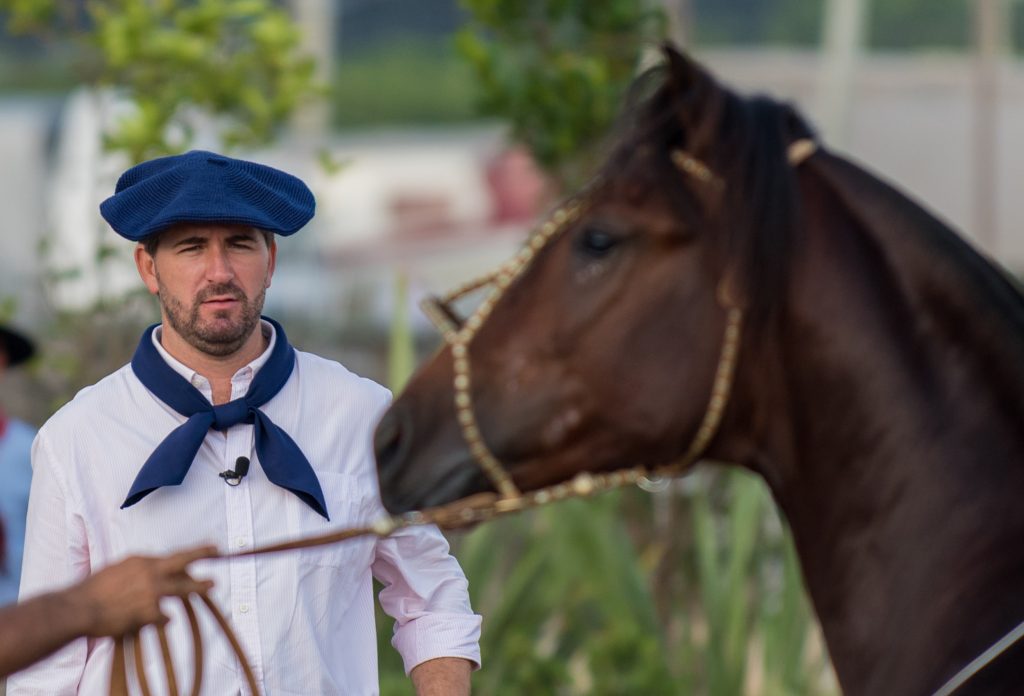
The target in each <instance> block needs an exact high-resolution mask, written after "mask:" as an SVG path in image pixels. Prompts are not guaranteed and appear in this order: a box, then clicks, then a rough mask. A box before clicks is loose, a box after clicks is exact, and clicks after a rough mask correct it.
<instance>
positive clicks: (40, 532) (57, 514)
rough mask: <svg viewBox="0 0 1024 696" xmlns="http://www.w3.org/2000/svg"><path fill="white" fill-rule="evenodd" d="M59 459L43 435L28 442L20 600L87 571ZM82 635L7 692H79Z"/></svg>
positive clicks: (29, 695) (17, 695) (81, 529)
mask: <svg viewBox="0 0 1024 696" xmlns="http://www.w3.org/2000/svg"><path fill="white" fill-rule="evenodd" d="M59 465H60V462H58V461H57V460H56V458H55V457H54V456H53V454H52V452H51V450H50V447H49V446H48V443H47V442H46V440H45V438H44V436H43V435H42V434H40V435H39V436H37V437H36V440H35V443H34V444H33V446H32V468H33V476H32V487H31V491H30V493H29V501H28V521H27V526H26V533H25V557H24V561H23V563H22V569H21V590H20V594H19V599H20V600H25V599H27V598H29V597H34V596H36V595H39V594H43V593H45V592H50V591H53V590H56V589H59V588H62V587H67V586H69V585H72V584H74V583H76V582H79V581H81V580H82V579H83V578H85V577H86V576H87V575H88V574H89V550H88V544H87V540H86V534H85V525H84V523H83V521H82V518H81V516H80V515H78V513H77V512H76V511H75V508H74V506H73V505H72V504H71V501H69V500H68V497H67V495H66V490H67V488H66V486H65V485H63V482H62V481H61V480H60V476H59V473H58V467H59ZM86 652H87V644H86V639H84V638H79V639H78V640H75V641H73V642H71V643H69V644H68V645H67V646H65V647H64V648H62V649H61V650H58V651H57V652H56V653H54V654H53V655H51V656H50V657H48V658H46V659H45V660H42V661H40V662H37V663H36V664H35V665H33V666H31V667H29V668H28V669H26V670H24V671H22V672H18V673H17V674H14V675H13V676H11V677H10V678H9V679H8V682H7V696H44V695H45V696H64V695H68V696H70V695H72V694H75V693H77V691H78V684H79V682H80V681H81V679H82V673H83V671H84V669H85V659H86Z"/></svg>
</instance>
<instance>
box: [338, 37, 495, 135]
mask: <svg viewBox="0 0 1024 696" xmlns="http://www.w3.org/2000/svg"><path fill="white" fill-rule="evenodd" d="M335 72H336V75H335V78H334V82H333V84H332V86H331V102H332V113H333V122H334V124H335V125H336V126H341V127H352V126H358V127H367V126H381V125H394V124H416V123H441V122H458V121H468V120H471V119H473V118H475V117H476V113H475V111H474V108H473V76H472V74H471V71H470V69H469V66H468V65H466V63H465V62H463V61H461V60H459V58H458V56H456V55H455V53H454V51H453V49H452V46H451V43H450V42H429V41H423V40H418V39H416V38H414V37H408V38H404V39H402V40H401V41H395V42H389V43H386V44H381V45H379V46H375V47H374V48H373V49H371V50H366V51H362V52H360V53H357V54H352V55H349V54H345V55H344V56H343V58H342V60H341V61H339V64H338V67H337V70H336V71H335Z"/></svg>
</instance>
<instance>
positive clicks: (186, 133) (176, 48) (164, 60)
mask: <svg viewBox="0 0 1024 696" xmlns="http://www.w3.org/2000/svg"><path fill="white" fill-rule="evenodd" d="M69 5H73V3H64V2H62V1H61V0H29V1H27V2H26V1H25V0H0V9H2V10H6V11H7V12H8V13H9V20H8V28H9V30H11V31H20V32H27V33H33V34H36V35H41V36H49V37H52V38H58V39H60V38H66V37H68V36H73V37H75V38H76V39H77V40H79V41H80V42H81V43H82V45H83V47H84V48H85V49H86V53H85V55H86V58H85V59H84V62H83V65H84V66H85V67H84V68H83V70H84V72H85V73H86V74H85V75H84V76H83V77H84V78H85V80H86V81H87V82H89V83H91V84H95V85H98V86H108V87H113V88H116V89H117V90H119V91H120V92H122V93H123V94H124V95H125V96H126V97H127V98H128V99H130V100H131V102H132V103H133V104H134V109H133V110H132V111H131V113H129V114H128V115H125V116H123V117H122V119H121V120H120V122H119V123H118V124H117V125H116V127H115V128H114V129H113V130H112V131H111V132H110V133H108V134H107V146H108V147H109V148H110V149H113V150H118V151H123V152H125V153H126V154H127V155H128V156H129V158H130V159H131V160H132V161H133V162H138V161H141V160H144V159H148V158H150V157H154V156H158V155H165V154H169V153H172V152H178V151H181V150H183V149H187V147H188V145H189V143H190V142H191V138H192V131H193V121H194V117H195V113H196V112H197V111H198V112H201V113H205V114H208V115H211V116H213V117H214V118H215V119H216V123H217V124H218V126H219V128H220V131H219V135H220V137H221V139H222V141H223V143H224V145H225V147H226V148H231V147H234V146H239V145H253V144H260V143H265V142H267V141H269V140H270V139H271V138H272V137H273V136H274V134H275V129H276V128H277V127H278V126H279V125H280V124H281V123H282V122H284V120H285V119H286V118H287V117H288V116H289V115H290V114H291V113H292V111H294V109H295V108H296V107H297V106H298V105H299V104H301V103H302V101H303V100H305V99H308V98H310V97H311V96H312V94H313V93H314V91H315V88H314V85H313V67H314V64H313V61H312V60H311V59H310V58H308V57H304V56H302V55H300V53H299V50H298V49H299V34H298V30H297V28H296V27H295V25H294V23H293V22H292V20H291V18H290V17H289V16H288V15H287V13H285V12H284V11H283V10H281V9H279V8H278V7H277V3H275V2H273V0H91V1H90V2H88V3H86V4H85V5H84V8H85V9H84V12H85V16H84V17H77V16H75V15H74V13H73V12H70V11H69V10H68V9H67V8H68V6H69ZM62 12H63V14H62ZM69 14H70V15H71V16H68V15H69ZM55 35H56V36H55Z"/></svg>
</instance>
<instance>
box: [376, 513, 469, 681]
mask: <svg viewBox="0 0 1024 696" xmlns="http://www.w3.org/2000/svg"><path fill="white" fill-rule="evenodd" d="M382 512H383V510H382ZM373 574H374V576H375V577H376V578H377V579H378V580H380V581H381V582H382V583H384V589H383V590H381V593H380V603H381V607H383V609H384V611H385V612H387V613H388V614H389V615H390V616H392V617H394V619H395V632H394V635H393V636H392V638H391V644H392V645H393V646H394V647H395V649H396V650H397V651H398V653H399V654H400V655H401V656H402V661H403V663H404V665H405V673H406V674H408V673H409V672H411V671H412V669H413V668H414V667H415V666H416V665H418V664H420V663H422V662H426V661H427V660H432V659H435V658H438V657H461V658H465V659H467V660H470V661H471V662H473V664H474V665H475V668H476V669H479V667H480V624H481V617H480V616H479V615H478V614H474V613H473V610H472V608H471V607H470V602H469V583H468V581H467V580H466V576H465V574H464V573H463V572H462V568H461V567H460V566H459V563H458V561H457V560H455V558H454V557H453V556H452V555H451V554H450V553H449V548H448V541H447V540H446V539H445V538H444V536H443V535H442V534H441V532H440V531H439V530H438V529H437V528H436V527H433V526H417V527H408V528H406V529H402V530H400V531H398V532H396V533H395V534H393V535H392V536H390V537H385V538H383V539H381V540H379V541H378V542H377V553H376V559H375V561H374V563H373Z"/></svg>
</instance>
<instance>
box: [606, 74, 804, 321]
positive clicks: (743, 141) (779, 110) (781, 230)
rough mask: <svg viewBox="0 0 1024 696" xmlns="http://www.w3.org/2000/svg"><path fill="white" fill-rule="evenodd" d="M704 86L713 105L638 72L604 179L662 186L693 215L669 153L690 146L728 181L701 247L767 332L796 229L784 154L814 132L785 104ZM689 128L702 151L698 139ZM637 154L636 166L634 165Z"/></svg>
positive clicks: (711, 84)
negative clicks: (697, 133)
mask: <svg viewBox="0 0 1024 696" xmlns="http://www.w3.org/2000/svg"><path fill="white" fill-rule="evenodd" d="M703 88H704V89H705V90H707V89H709V88H710V89H712V90H715V91H714V92H705V98H706V99H709V100H711V101H714V102H715V106H714V108H711V107H709V106H708V105H707V104H704V105H701V104H694V103H692V102H690V103H685V102H686V100H685V99H684V98H682V95H679V94H677V93H676V92H675V91H674V86H673V84H672V81H671V79H669V76H668V74H667V72H666V70H665V69H664V68H653V69H651V70H649V71H647V72H646V73H644V74H643V75H641V76H640V77H639V78H638V79H637V80H636V81H635V82H634V85H633V87H632V89H631V90H630V97H629V99H628V101H627V108H626V110H625V112H624V116H623V118H622V121H621V122H620V126H619V133H620V138H619V140H618V143H617V146H616V147H615V149H614V150H613V151H612V154H611V155H610V157H609V158H608V160H607V161H606V164H605V167H604V168H603V171H602V177H601V178H602V179H603V180H605V181H607V182H608V183H609V184H612V185H614V183H615V182H616V179H619V178H621V177H622V176H623V175H624V173H628V175H629V176H641V177H644V179H645V181H644V182H643V183H644V184H645V185H648V186H658V187H662V188H665V187H668V190H666V195H667V197H668V199H669V200H671V201H673V202H675V203H676V204H677V205H676V206H675V207H676V209H677V212H678V213H679V214H681V215H688V216H692V214H693V211H694V210H695V208H694V206H693V205H692V204H691V202H690V201H688V200H687V196H689V195H690V194H689V193H688V192H687V190H686V189H687V187H686V186H684V185H682V183H681V182H682V177H683V176H685V175H684V174H682V173H680V172H679V171H678V169H676V167H675V165H674V164H672V160H671V151H672V150H673V149H677V148H694V149H695V150H696V151H695V150H689V153H690V154H691V155H693V156H695V157H698V158H701V159H702V160H703V161H704V162H705V164H707V165H708V166H709V167H710V168H711V170H712V171H713V172H714V174H715V175H716V176H717V177H719V178H720V179H721V180H722V181H723V182H724V184H725V190H724V196H725V201H724V205H718V206H715V208H716V209H717V210H719V211H721V214H722V215H723V217H722V218H721V219H719V220H715V221H710V220H706V221H704V222H705V224H704V227H705V228H707V229H712V228H713V229H716V230H719V231H718V232H716V233H714V234H713V235H709V240H708V241H709V243H711V244H712V245H713V248H714V250H715V254H716V256H717V258H718V259H719V263H720V272H721V273H722V274H723V275H724V274H725V273H731V274H733V275H734V277H735V279H736V280H737V281H738V282H739V284H740V289H741V290H742V291H743V294H744V300H745V304H746V306H747V308H748V314H749V316H750V320H751V324H752V326H753V327H755V328H756V327H764V326H767V325H768V324H769V323H771V320H772V319H773V317H775V316H777V314H778V311H779V309H780V308H781V304H782V301H783V298H784V297H785V285H784V284H785V279H786V274H787V266H788V259H789V256H790V249H791V247H792V244H793V243H794V233H795V231H796V230H797V229H798V225H799V206H798V205H797V195H796V180H795V175H794V172H793V168H792V167H791V166H790V164H789V162H788V160H787V154H786V150H787V147H788V146H789V144H790V143H791V142H792V141H793V140H796V139H798V138H803V137H810V136H812V132H811V129H810V128H809V127H808V126H807V125H806V123H805V122H804V121H803V120H802V119H801V118H800V117H799V116H798V115H797V114H796V112H795V111H794V110H793V109H792V108H791V107H790V106H789V105H786V104H782V103H779V102H776V101H774V100H772V99H769V98H766V97H751V98H746V97H740V96H738V95H736V94H734V93H732V92H730V91H729V90H727V89H725V88H722V87H721V86H719V85H718V84H717V83H714V82H711V81H709V82H708V83H707V84H705V85H704V86H703ZM681 109H686V110H687V113H681V111H680V110H681ZM702 119H703V120H702ZM695 130H699V131H700V132H701V134H702V137H701V138H700V140H701V142H702V143H703V144H698V143H696V142H695V138H694V135H693V132H692V131H695ZM708 134H710V136H709V135H708ZM646 153H654V154H653V155H646ZM638 156H639V157H643V161H642V162H639V163H638V162H637V161H636V158H637V157H638ZM638 164H639V165H641V166H637V165H638ZM631 165H632V166H631ZM687 222H688V224H689V225H693V224H696V225H697V226H698V227H699V226H700V224H701V221H700V220H688V221H687ZM711 222H713V223H714V224H708V223H711Z"/></svg>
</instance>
